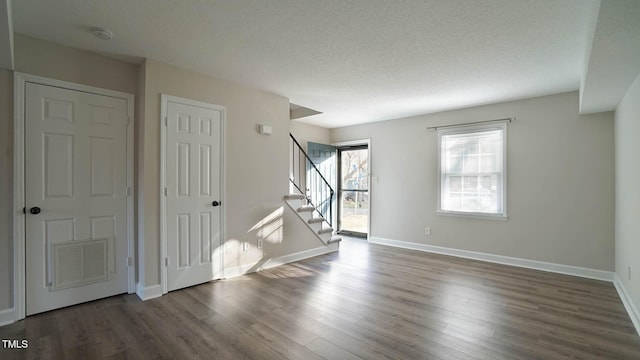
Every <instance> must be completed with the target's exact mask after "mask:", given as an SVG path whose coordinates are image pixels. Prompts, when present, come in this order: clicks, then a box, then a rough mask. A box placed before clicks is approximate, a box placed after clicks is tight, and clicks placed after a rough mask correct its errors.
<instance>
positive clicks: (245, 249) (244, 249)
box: [242, 241, 249, 251]
mask: <svg viewBox="0 0 640 360" xmlns="http://www.w3.org/2000/svg"><path fill="white" fill-rule="evenodd" d="M247 250H249V243H248V242H246V241H245V242H243V243H242V251H247Z"/></svg>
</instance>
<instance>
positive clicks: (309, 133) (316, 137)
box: [289, 120, 331, 151]
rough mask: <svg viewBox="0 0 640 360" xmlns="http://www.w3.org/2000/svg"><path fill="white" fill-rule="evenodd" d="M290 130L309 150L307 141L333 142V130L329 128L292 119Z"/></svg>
mask: <svg viewBox="0 0 640 360" xmlns="http://www.w3.org/2000/svg"><path fill="white" fill-rule="evenodd" d="M289 131H290V132H291V133H292V134H293V136H294V137H295V138H296V140H297V141H298V142H299V143H300V145H301V146H302V147H303V148H304V150H305V151H307V143H309V142H314V143H319V144H331V131H330V130H329V129H327V128H323V127H320V126H315V125H311V124H305V123H302V122H299V121H295V120H291V124H290V126H289Z"/></svg>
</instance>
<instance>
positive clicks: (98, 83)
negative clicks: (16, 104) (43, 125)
mask: <svg viewBox="0 0 640 360" xmlns="http://www.w3.org/2000/svg"><path fill="white" fill-rule="evenodd" d="M14 41H15V43H14V49H15V54H14V56H15V70H16V71H19V72H24V73H28V74H31V75H40V76H44V77H48V78H51V79H57V80H64V81H69V82H73V83H76V84H83V85H89V86H95V87H99V88H103V89H109V90H116V91H122V92H125V93H129V94H134V95H135V94H137V91H138V65H134V64H129V63H126V62H123V61H119V60H115V59H112V58H108V57H105V56H102V55H98V54H95V53H92V52H88V51H84V50H80V49H75V48H71V47H67V46H62V45H58V44H54V43H51V42H48V41H44V40H40V39H35V38H32V37H29V36H25V35H21V34H15V37H14Z"/></svg>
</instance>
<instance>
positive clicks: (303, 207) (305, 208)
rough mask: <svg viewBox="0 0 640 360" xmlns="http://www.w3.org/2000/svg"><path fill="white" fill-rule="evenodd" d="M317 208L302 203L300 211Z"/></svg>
mask: <svg viewBox="0 0 640 360" xmlns="http://www.w3.org/2000/svg"><path fill="white" fill-rule="evenodd" d="M315 209H316V208H314V207H313V205H302V206H301V207H299V208H298V211H299V212H303V211H313V210H315Z"/></svg>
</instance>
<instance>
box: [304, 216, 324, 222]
mask: <svg viewBox="0 0 640 360" xmlns="http://www.w3.org/2000/svg"><path fill="white" fill-rule="evenodd" d="M307 222H308V223H309V224H317V223H321V222H324V218H321V217H315V218H312V219H309V220H308V221H307Z"/></svg>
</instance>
